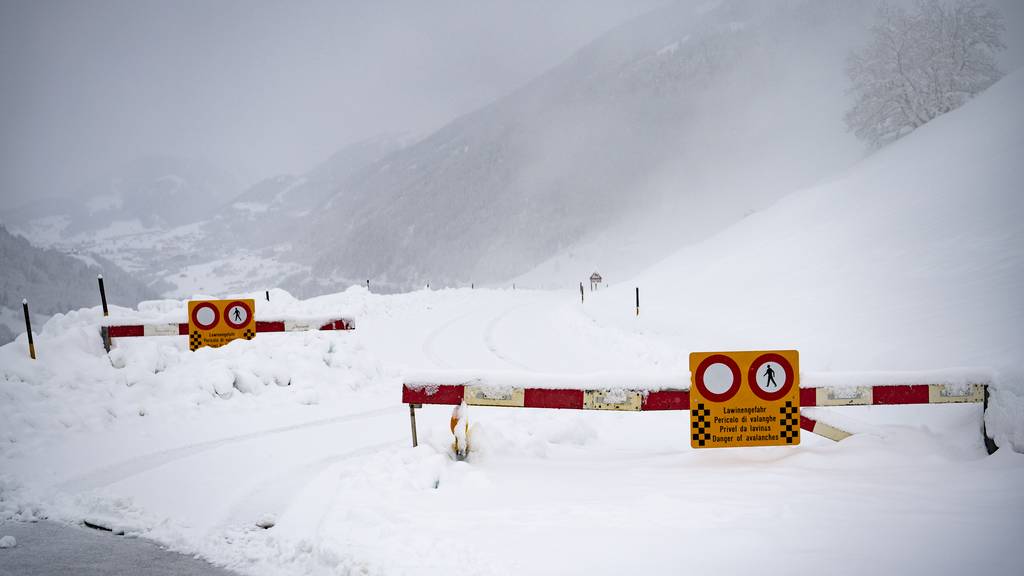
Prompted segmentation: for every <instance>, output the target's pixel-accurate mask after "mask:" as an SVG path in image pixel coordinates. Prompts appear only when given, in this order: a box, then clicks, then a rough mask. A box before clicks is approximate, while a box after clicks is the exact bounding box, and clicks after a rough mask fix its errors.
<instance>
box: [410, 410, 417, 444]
mask: <svg viewBox="0 0 1024 576" xmlns="http://www.w3.org/2000/svg"><path fill="white" fill-rule="evenodd" d="M409 424H410V425H411V426H412V447H413V448H415V447H416V446H418V445H419V442H418V441H417V439H416V405H415V404H409Z"/></svg>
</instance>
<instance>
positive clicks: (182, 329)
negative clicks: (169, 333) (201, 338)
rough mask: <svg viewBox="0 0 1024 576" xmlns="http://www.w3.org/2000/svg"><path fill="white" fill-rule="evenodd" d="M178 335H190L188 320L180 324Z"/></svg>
mask: <svg viewBox="0 0 1024 576" xmlns="http://www.w3.org/2000/svg"><path fill="white" fill-rule="evenodd" d="M178 336H188V322H183V323H181V324H178Z"/></svg>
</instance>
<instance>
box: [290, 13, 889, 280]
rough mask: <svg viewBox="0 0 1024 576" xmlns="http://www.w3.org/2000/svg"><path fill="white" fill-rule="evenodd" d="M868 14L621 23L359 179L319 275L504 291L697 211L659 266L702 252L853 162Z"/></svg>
mask: <svg viewBox="0 0 1024 576" xmlns="http://www.w3.org/2000/svg"><path fill="white" fill-rule="evenodd" d="M872 14H873V7H872V6H871V5H869V4H868V3H850V2H841V1H834V0H827V1H824V2H822V1H813V2H811V1H804V0H787V1H784V2H774V3H770V4H769V3H763V2H750V1H744V0H729V1H725V2H720V3H713V4H708V3H699V4H698V3H692V2H684V3H675V4H671V5H669V6H666V7H664V8H662V9H660V10H657V11H655V12H653V13H651V14H649V15H647V16H644V17H641V18H639V19H637V20H635V21H633V22H630V23H628V24H625V25H623V26H622V27H620V28H618V29H616V30H613V31H612V32H610V33H608V34H606V35H605V36H603V37H601V38H599V39H597V40H595V41H594V42H593V43H592V44H591V45H589V46H588V47H586V48H584V49H583V50H581V51H580V52H579V53H577V54H576V55H575V56H574V57H572V58H571V59H570V60H568V61H567V62H565V63H564V64H562V65H560V66H558V67H556V68H554V69H553V70H551V71H549V72H548V73H546V74H545V75H543V76H542V77H540V78H539V79H537V80H536V81H534V82H532V83H530V84H529V85H527V86H525V87H523V88H522V89H520V90H518V91H516V92H514V93H513V94H511V95H509V96H507V97H505V98H503V99H501V100H499V101H498V102H495V103H494V104H492V105H490V106H487V107H485V108H483V109H481V110H479V111H477V112H475V113H472V114H469V115H466V116H464V117H462V118H460V119H458V120H456V121H454V122H453V123H451V124H450V125H448V126H447V127H445V128H443V129H441V130H439V131H438V132H436V133H435V134H433V135H431V136H430V137H428V138H426V139H424V140H423V141H421V142H419V143H418V144H416V145H414V146H411V147H409V148H407V149H405V150H403V151H401V152H398V153H396V154H393V155H390V156H388V157H387V158H385V159H383V160H382V161H381V162H379V163H378V164H376V165H374V166H372V167H370V168H368V169H367V170H364V171H363V172H361V173H359V174H357V175H355V176H354V177H353V178H351V179H349V180H348V181H347V183H346V185H345V186H344V187H342V189H341V190H340V191H339V193H338V194H336V195H335V196H334V197H333V198H332V199H331V201H330V202H329V203H328V204H327V206H326V209H325V210H323V211H322V213H321V214H320V218H319V219H318V221H316V222H315V223H314V224H312V225H311V231H310V234H309V235H308V237H307V238H306V241H307V245H308V247H309V248H308V249H309V251H310V253H311V254H313V255H314V256H313V257H312V263H313V266H314V271H315V272H316V273H317V274H318V275H320V276H332V277H336V278H338V277H341V278H346V277H347V278H349V279H351V280H353V281H358V282H362V281H363V279H365V278H373V279H374V281H375V282H377V283H379V284H390V285H393V286H395V287H411V286H422V285H423V282H424V281H432V283H433V284H434V285H444V284H469V283H470V282H471V281H475V282H476V283H477V284H479V283H481V282H484V281H497V280H502V279H506V278H510V277H512V276H515V275H517V274H520V273H523V272H525V271H527V270H529V269H531V268H533V267H534V266H536V265H537V264H538V263H539V262H541V261H543V260H544V259H546V258H548V257H549V256H551V255H553V254H555V253H558V252H559V251H560V250H562V249H564V248H565V247H567V246H569V245H571V244H572V243H574V242H576V241H579V240H580V239H582V238H585V237H587V236H588V235H591V234H594V233H596V232H599V231H601V230H604V229H606V228H608V227H609V226H611V225H614V224H616V223H618V222H621V221H622V220H624V219H629V218H632V217H633V216H634V215H635V214H647V213H651V212H657V213H659V214H664V215H666V221H671V219H670V218H668V217H669V216H671V217H675V218H676V219H683V218H686V215H687V214H690V213H691V212H692V210H694V209H695V208H696V207H698V206H700V207H703V210H704V214H703V217H702V218H701V219H699V220H696V219H689V225H688V226H687V227H686V228H685V229H683V230H679V229H678V227H671V228H670V229H671V230H675V232H674V233H673V236H674V242H675V244H674V245H670V246H668V247H666V249H668V250H670V249H671V247H674V246H679V245H680V244H682V243H685V242H687V241H693V240H696V239H699V238H702V237H704V236H706V235H707V234H710V233H711V232H713V231H715V230H717V229H718V228H720V227H722V226H724V225H726V224H728V223H730V222H732V221H734V220H736V219H738V218H740V217H741V216H742V215H743V214H744V213H747V212H748V211H750V210H752V209H757V208H761V207H763V206H765V205H767V204H768V203H770V202H771V201H772V200H774V199H775V198H777V197H778V196H780V195H781V194H783V193H786V192H789V191H791V190H793V189H795V188H798V187H801V186H806V185H809V184H811V183H814V182H815V181H817V180H819V179H821V178H823V177H826V176H827V175H829V174H831V173H833V172H835V171H836V170H838V169H841V168H843V167H845V166H847V165H849V164H851V163H852V162H854V161H855V160H857V159H858V158H859V157H860V155H861V147H860V145H859V144H858V143H856V142H855V141H854V140H853V138H852V136H850V135H848V134H847V133H846V132H845V128H844V127H843V124H842V112H843V110H844V107H845V102H846V97H845V95H844V92H843V90H844V88H843V87H844V85H845V82H844V79H843V59H844V58H845V56H846V54H847V53H848V52H849V50H850V49H851V48H852V47H853V46H856V45H858V43H859V42H860V41H861V40H862V38H863V37H864V34H865V31H866V29H867V23H868V22H869V20H870V16H871V15H872ZM662 224H664V222H662ZM664 255H665V253H664V252H661V253H659V254H645V255H638V259H641V260H642V259H644V258H646V259H648V260H647V261H648V262H650V261H653V260H656V259H657V258H658V257H661V256H664Z"/></svg>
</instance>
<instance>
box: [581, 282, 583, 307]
mask: <svg viewBox="0 0 1024 576" xmlns="http://www.w3.org/2000/svg"><path fill="white" fill-rule="evenodd" d="M580 304H583V282H580Z"/></svg>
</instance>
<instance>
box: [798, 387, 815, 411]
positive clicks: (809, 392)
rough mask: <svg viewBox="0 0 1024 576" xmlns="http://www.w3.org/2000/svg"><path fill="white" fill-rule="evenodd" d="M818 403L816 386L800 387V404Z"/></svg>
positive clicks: (813, 404) (810, 404) (811, 404)
mask: <svg viewBox="0 0 1024 576" xmlns="http://www.w3.org/2000/svg"><path fill="white" fill-rule="evenodd" d="M817 405H818V389H817V388H801V389H800V406H801V407H803V406H817Z"/></svg>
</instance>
